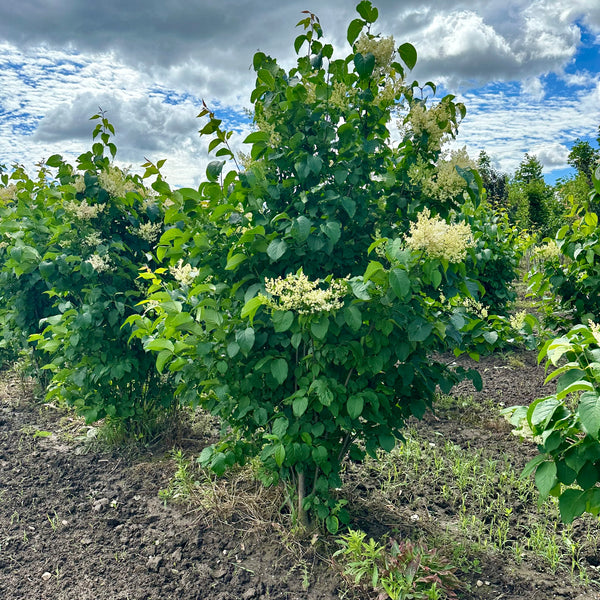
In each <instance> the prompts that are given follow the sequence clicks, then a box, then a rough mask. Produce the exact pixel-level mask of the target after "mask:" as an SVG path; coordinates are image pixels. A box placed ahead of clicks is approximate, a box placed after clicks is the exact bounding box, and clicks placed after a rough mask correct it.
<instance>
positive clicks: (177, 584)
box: [0, 354, 600, 600]
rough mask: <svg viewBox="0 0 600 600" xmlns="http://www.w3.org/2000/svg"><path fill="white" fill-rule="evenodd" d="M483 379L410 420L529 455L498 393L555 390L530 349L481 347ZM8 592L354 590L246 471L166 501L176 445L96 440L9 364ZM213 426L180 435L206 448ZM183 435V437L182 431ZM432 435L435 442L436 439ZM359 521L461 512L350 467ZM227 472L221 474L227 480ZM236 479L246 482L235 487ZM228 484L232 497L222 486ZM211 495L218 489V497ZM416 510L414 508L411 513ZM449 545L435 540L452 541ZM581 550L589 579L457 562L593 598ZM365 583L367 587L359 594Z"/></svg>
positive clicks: (393, 524) (295, 593)
mask: <svg viewBox="0 0 600 600" xmlns="http://www.w3.org/2000/svg"><path fill="white" fill-rule="evenodd" d="M479 367H480V369H481V373H482V376H483V379H484V390H483V391H482V392H479V393H476V392H475V391H474V390H473V389H472V388H471V387H470V386H469V384H466V383H465V384H462V385H461V386H459V388H458V389H457V390H456V392H455V393H456V394H458V395H465V394H466V395H473V396H474V398H475V400H476V401H477V402H481V406H482V409H481V410H478V411H473V410H472V405H470V406H471V408H467V409H465V410H464V411H463V410H462V409H461V408H460V403H458V404H457V405H455V406H453V407H450V408H446V409H443V410H439V411H437V412H436V413H435V414H430V415H428V416H427V417H426V418H425V419H424V420H423V421H422V422H420V423H414V424H413V426H414V427H416V428H417V430H418V431H419V434H420V435H423V436H431V439H432V440H438V439H440V436H442V437H444V438H445V439H450V440H452V441H453V442H454V443H455V444H457V445H459V446H461V447H465V448H466V447H470V448H479V449H483V450H485V452H486V453H487V454H488V455H489V456H504V455H510V456H511V457H512V461H513V464H514V465H515V468H517V469H520V468H522V466H523V465H524V464H525V462H526V461H527V460H528V459H529V458H530V457H531V456H533V454H534V452H535V448H534V447H532V446H527V445H521V444H519V443H518V442H517V440H516V438H515V437H514V435H513V434H512V433H511V431H510V427H508V425H507V424H506V423H505V422H504V421H503V420H502V419H501V418H499V417H498V415H497V412H496V411H494V410H492V408H491V407H493V406H494V405H497V406H500V405H505V406H510V405H512V404H525V403H529V402H530V401H531V400H533V399H535V398H537V397H539V396H541V395H545V394H547V393H548V390H547V389H545V388H543V387H542V383H543V379H544V374H543V370H542V369H540V368H539V367H538V366H537V364H536V362H535V355H533V354H522V355H519V356H518V357H516V358H515V357H512V358H510V359H507V358H506V357H502V356H495V357H488V358H484V359H482V361H481V363H480V365H479ZM0 377H2V382H1V384H0V598H1V599H6V600H21V599H23V600H87V599H90V600H91V599H94V600H159V599H160V600H164V599H167V600H169V599H173V600H176V599H181V600H204V599H215V600H251V599H256V600H266V599H282V600H283V599H286V600H295V599H297V600H301V599H302V600H304V599H306V600H332V599H336V598H359V597H361V596H360V595H357V593H356V592H353V591H351V590H348V588H347V585H346V583H345V582H344V580H343V578H342V577H341V575H340V573H339V572H338V571H337V570H336V568H335V566H334V565H333V564H332V562H331V560H330V559H329V558H328V556H330V554H331V550H332V548H335V544H334V542H333V540H332V539H331V538H328V537H327V536H324V535H321V536H313V537H308V538H306V539H299V538H298V537H295V536H293V535H290V534H289V533H288V532H287V530H286V527H285V526H282V521H281V518H279V517H278V509H279V506H278V505H277V502H278V496H277V493H276V492H274V491H261V490H260V489H259V488H258V487H257V486H255V485H254V484H252V483H249V482H248V480H243V479H239V480H237V481H236V480H234V479H232V480H230V481H229V482H228V483H227V484H225V485H226V487H227V494H224V492H223V487H222V484H220V483H218V482H215V483H214V486H215V487H214V488H213V489H211V488H210V486H209V487H208V488H207V489H205V490H204V492H202V494H203V495H202V496H201V498H203V499H204V501H198V498H200V496H199V495H197V497H196V498H195V501H194V503H192V504H181V505H180V504H167V505H165V504H164V502H163V501H162V500H161V498H160V497H159V495H158V493H159V490H161V489H165V488H167V486H168V484H169V480H170V479H171V478H172V476H173V473H174V464H173V461H172V460H171V459H170V458H169V456H170V455H169V454H168V452H166V451H165V448H164V447H163V448H162V450H158V449H154V451H152V452H150V451H148V450H146V451H137V452H135V453H132V452H125V451H123V450H118V451H114V452H110V453H109V452H107V451H106V450H104V451H103V450H102V449H101V448H100V447H99V446H98V445H97V444H96V445H94V444H93V443H92V444H90V443H89V441H87V439H86V436H85V433H86V428H85V427H83V426H82V424H81V422H80V421H79V420H78V419H76V418H75V417H74V416H73V415H72V414H70V413H68V412H66V411H64V410H62V409H58V408H56V407H53V406H50V405H47V404H43V403H40V402H39V401H36V400H35V399H34V397H33V394H32V392H31V386H30V385H27V384H25V383H23V381H21V380H20V379H19V378H18V377H17V376H16V375H15V374H14V373H11V372H9V371H6V372H4V373H3V374H1V375H0ZM210 435H211V432H210V431H208V432H205V433H204V434H198V433H196V434H195V436H194V437H193V439H190V436H191V434H190V433H189V432H188V433H186V434H184V436H183V437H181V436H180V438H179V440H178V444H179V446H183V447H184V448H185V450H186V452H189V453H190V454H197V453H198V452H199V449H201V448H202V447H203V446H204V445H205V444H206V443H208V442H209V441H210ZM186 436H188V437H186ZM432 443H433V442H432ZM345 485H346V487H345V488H344V490H343V491H342V493H343V494H345V495H346V496H347V497H348V498H349V499H350V503H349V507H350V509H351V514H352V519H353V522H352V525H353V526H354V527H361V528H363V529H364V530H366V531H367V532H368V534H369V535H371V536H374V537H379V536H382V535H387V534H390V533H392V534H393V535H395V536H398V535H399V534H405V535H411V536H415V535H417V536H418V534H419V529H422V530H423V531H427V532H428V533H432V532H433V533H435V531H434V530H435V527H436V524H439V523H441V522H445V523H447V522H449V521H451V520H452V517H453V515H452V514H451V513H452V510H453V505H452V503H450V504H448V503H443V502H440V501H439V497H438V496H437V494H436V492H435V490H426V489H423V490H416V493H417V496H418V501H416V500H415V497H416V496H415V493H413V494H412V495H409V494H404V495H402V494H400V495H398V497H397V499H395V500H394V502H393V503H390V501H389V498H388V499H386V501H385V502H384V501H381V502H380V503H378V502H377V489H378V486H379V485H381V484H380V482H378V480H377V474H376V473H369V472H366V471H364V470H363V471H360V470H357V469H355V468H349V469H348V473H347V483H346V484H345ZM219 486H220V487H219ZM236 486H237V487H236ZM413 492H415V490H413ZM224 495H227V499H226V501H225V500H223V497H224ZM211 498H212V501H211ZM415 514H419V515H420V517H419V519H418V520H417V521H415V518H414V515H415ZM444 550H448V549H444V548H440V551H441V552H444ZM581 560H582V561H584V562H585V563H586V565H587V566H588V567H589V572H590V573H591V574H592V580H591V581H590V582H588V583H587V584H586V585H579V584H577V583H574V582H573V580H572V578H569V577H567V576H565V572H563V571H558V572H556V573H551V572H549V571H548V570H547V569H544V567H543V566H540V565H538V564H535V563H522V564H521V565H520V566H515V564H512V563H510V562H507V561H506V560H505V558H504V557H503V556H502V555H493V554H486V555H484V556H482V557H481V561H480V564H479V569H478V572H469V570H468V569H463V570H462V571H461V572H459V576H460V578H461V580H462V581H463V582H464V588H463V589H462V590H461V591H460V592H459V593H458V596H459V598H461V599H463V600H474V599H481V600H492V599H493V600H500V599H502V600H517V599H519V600H521V599H531V600H546V599H550V598H561V599H564V600H594V599H598V598H600V594H599V593H598V590H600V575H599V574H598V573H597V570H596V568H595V565H598V564H600V556H596V555H595V554H594V553H593V552H592V550H590V553H589V554H588V555H587V556H583V557H581ZM363 597H364V596H363Z"/></svg>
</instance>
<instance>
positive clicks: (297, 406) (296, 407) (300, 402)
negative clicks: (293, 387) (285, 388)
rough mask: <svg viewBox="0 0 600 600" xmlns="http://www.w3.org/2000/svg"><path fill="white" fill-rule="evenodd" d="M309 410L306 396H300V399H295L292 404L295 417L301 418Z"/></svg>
mask: <svg viewBox="0 0 600 600" xmlns="http://www.w3.org/2000/svg"><path fill="white" fill-rule="evenodd" d="M307 408H308V398H307V397H306V396H300V398H294V401H293V402H292V411H293V412H294V416H295V417H301V416H302V415H303V414H304V413H305V412H306V409H307Z"/></svg>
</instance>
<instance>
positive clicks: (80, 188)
mask: <svg viewBox="0 0 600 600" xmlns="http://www.w3.org/2000/svg"><path fill="white" fill-rule="evenodd" d="M73 187H74V188H75V189H76V190H77V193H78V194H82V193H83V192H85V179H84V177H83V175H78V176H77V177H75V181H74V182H73Z"/></svg>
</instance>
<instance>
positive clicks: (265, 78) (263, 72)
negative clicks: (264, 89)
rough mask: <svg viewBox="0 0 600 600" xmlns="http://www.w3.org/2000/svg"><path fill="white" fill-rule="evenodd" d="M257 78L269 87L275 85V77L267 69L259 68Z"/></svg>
mask: <svg viewBox="0 0 600 600" xmlns="http://www.w3.org/2000/svg"><path fill="white" fill-rule="evenodd" d="M257 76H258V78H259V79H260V80H261V81H262V82H263V83H265V84H266V85H267V86H268V87H269V88H270V89H273V86H274V85H275V78H274V77H273V75H271V73H270V72H269V71H267V69H260V70H259V71H258V73H257Z"/></svg>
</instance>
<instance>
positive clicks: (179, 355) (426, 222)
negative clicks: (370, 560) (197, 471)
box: [127, 1, 478, 531]
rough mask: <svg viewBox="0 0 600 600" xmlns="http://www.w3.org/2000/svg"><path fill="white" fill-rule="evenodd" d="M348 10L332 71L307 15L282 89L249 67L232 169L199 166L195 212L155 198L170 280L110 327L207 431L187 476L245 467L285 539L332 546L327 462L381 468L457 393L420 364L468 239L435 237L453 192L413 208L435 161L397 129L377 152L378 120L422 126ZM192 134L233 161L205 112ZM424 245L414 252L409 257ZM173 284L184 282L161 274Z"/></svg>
mask: <svg viewBox="0 0 600 600" xmlns="http://www.w3.org/2000/svg"><path fill="white" fill-rule="evenodd" d="M357 10H358V13H359V16H360V18H357V19H355V20H354V21H353V22H352V23H351V24H350V26H349V28H348V41H349V43H350V44H351V46H352V50H351V53H350V55H349V56H348V57H346V58H344V59H337V60H336V59H333V58H332V56H333V48H332V47H331V46H330V45H328V44H324V43H323V42H322V41H321V36H322V32H321V28H320V25H319V22H318V19H317V18H316V17H315V16H314V15H312V14H310V13H308V16H307V17H306V19H304V20H303V21H302V22H301V24H300V25H301V26H302V27H303V28H304V32H303V33H302V34H301V35H299V36H298V38H297V39H296V42H295V47H296V50H297V51H298V52H300V50H301V49H304V52H303V53H301V55H300V56H299V58H298V62H297V66H296V67H294V68H293V69H291V71H289V72H288V73H286V72H285V71H284V70H283V69H282V68H281V67H280V66H279V65H278V64H277V62H276V61H275V60H274V59H272V58H270V57H267V56H266V55H264V54H263V53H260V52H259V53H257V54H256V55H255V56H254V61H253V64H254V68H255V70H256V74H257V79H256V88H255V90H254V91H253V93H252V96H251V100H252V102H253V103H254V107H255V124H256V127H257V130H256V131H255V132H253V133H251V134H250V135H249V136H248V138H247V140H246V142H247V143H248V144H249V147H250V152H249V155H248V156H246V157H245V158H244V160H243V162H244V169H239V168H238V169H237V170H232V171H228V172H226V171H225V164H226V163H225V161H224V160H215V161H213V162H212V163H210V164H209V166H208V168H207V179H208V181H206V182H204V183H203V184H202V185H201V186H200V188H199V191H198V197H195V198H194V199H193V201H192V200H191V199H190V200H189V201H183V200H182V199H178V198H175V197H173V199H172V205H171V206H170V208H169V211H168V213H167V215H166V221H167V224H168V225H169V226H171V227H170V228H169V229H168V230H167V231H166V232H165V233H164V234H163V235H162V237H161V239H160V241H159V245H158V249H157V256H158V257H159V258H164V260H165V262H168V265H170V266H165V267H161V268H159V269H152V270H150V271H147V272H143V273H142V275H141V277H142V279H143V280H145V281H148V282H149V283H150V291H149V295H148V297H147V298H146V300H145V301H144V306H145V307H146V309H145V311H146V312H145V313H144V314H143V315H134V316H132V317H130V318H129V319H128V320H127V323H128V324H132V325H133V326H134V331H133V336H134V337H136V338H139V339H140V340H141V341H142V343H143V344H144V347H145V348H146V349H148V350H153V351H155V352H156V355H157V365H158V367H159V369H161V370H162V371H163V372H170V373H173V374H174V375H175V379H176V381H177V383H178V388H177V393H178V394H179V396H180V398H181V399H182V400H183V401H188V402H192V403H195V404H201V405H202V406H203V407H205V408H206V409H207V410H209V411H211V412H212V413H213V414H215V415H218V416H219V417H221V418H222V419H223V421H224V423H225V425H226V426H225V427H224V428H223V431H224V432H225V433H224V437H223V439H222V440H221V441H220V442H219V443H217V444H215V445H214V446H213V447H210V448H207V449H205V450H204V451H203V452H202V454H201V456H200V461H201V462H202V464H204V465H205V466H207V467H210V468H212V469H213V470H214V471H216V472H217V473H222V472H224V471H225V470H226V469H227V468H228V467H230V466H232V465H233V464H235V463H240V462H244V461H247V460H249V459H250V458H254V460H255V461H256V464H257V467H256V468H257V472H258V475H259V477H260V478H261V480H262V481H263V482H264V483H265V484H275V483H278V482H283V483H284V484H286V486H287V490H288V492H289V494H288V505H289V508H290V511H291V513H292V515H294V516H295V517H296V518H297V519H298V521H299V522H302V523H304V524H308V522H309V521H311V520H312V521H315V520H316V521H322V522H324V523H325V525H326V526H327V527H328V528H329V530H330V531H335V530H337V528H338V526H339V522H340V521H344V520H345V519H346V513H345V509H344V508H343V502H342V501H340V500H338V499H337V498H336V497H335V494H334V493H333V490H335V489H336V488H338V487H340V484H341V480H340V470H341V465H342V461H343V460H344V458H346V457H349V458H350V459H351V460H361V459H362V458H363V457H364V456H365V453H368V454H370V455H371V456H376V454H377V450H378V449H384V450H391V449H392V448H393V447H394V445H395V443H396V440H398V439H401V438H402V428H403V424H404V422H405V420H406V419H407V418H408V417H409V416H410V415H416V416H418V417H420V416H422V415H423V414H424V412H425V410H426V409H427V407H428V406H430V405H431V403H432V401H433V398H434V395H435V391H436V388H437V386H440V387H441V388H442V389H444V390H448V389H449V388H450V387H451V386H452V384H453V383H454V382H455V381H456V380H457V379H459V378H460V377H462V376H464V375H465V373H464V372H461V371H459V372H451V371H449V370H448V368H447V367H446V366H445V365H443V364H440V363H437V362H435V361H432V360H431V354H432V353H433V352H436V351H441V350H445V349H447V347H448V346H449V345H450V346H451V345H453V344H455V343H456V342H455V340H460V337H461V332H460V331H459V329H458V328H457V327H456V325H455V324H454V323H453V322H452V320H451V319H450V318H449V316H448V315H446V314H445V313H442V312H441V311H439V310H437V309H438V308H439V297H440V295H441V294H442V293H443V294H445V296H446V297H447V298H453V297H454V296H456V295H457V294H459V293H462V294H465V295H471V293H473V294H476V293H477V290H478V286H477V284H476V283H475V282H473V281H470V280H469V279H468V277H467V273H466V268H465V265H464V263H463V262H462V260H461V259H462V258H463V257H464V256H465V250H466V248H467V247H468V245H469V243H470V242H469V240H470V239H471V236H470V230H469V226H468V225H467V224H465V223H457V224H449V223H448V222H447V221H448V218H449V217H450V215H451V211H452V207H453V206H458V205H459V204H460V203H461V202H464V198H463V196H462V192H461V194H459V195H458V197H456V198H452V199H451V201H444V203H439V204H438V205H436V206H434V207H429V206H428V204H429V200H430V199H429V198H428V197H427V196H426V195H425V194H424V193H423V192H422V190H421V189H420V188H419V187H418V185H417V184H415V183H414V182H411V181H410V179H409V177H408V175H407V170H408V168H409V166H410V165H411V164H414V163H415V162H416V161H417V160H422V159H423V157H425V158H426V159H427V160H432V161H433V162H434V163H435V160H436V159H437V157H438V156H439V153H440V149H439V148H437V149H436V148H432V147H431V146H429V145H428V144H426V143H425V140H424V138H423V136H421V138H423V139H420V140H416V139H415V137H414V134H413V132H412V131H409V130H408V129H407V132H406V136H405V139H404V140H403V141H402V143H401V145H400V148H398V149H397V148H394V147H393V146H392V144H391V136H390V131H389V129H388V124H389V123H390V121H391V115H392V112H394V113H397V112H402V111H404V112H406V113H407V114H410V113H411V111H412V110H420V109H421V108H423V102H422V101H421V100H416V99H415V97H414V91H415V90H416V89H417V84H416V83H415V84H413V85H410V86H408V85H406V84H405V83H404V81H405V80H404V77H405V70H406V69H408V68H412V66H414V64H415V61H416V52H415V50H414V48H413V47H412V46H411V45H410V44H403V45H401V46H399V47H397V48H395V49H394V46H393V45H390V44H391V42H390V40H391V38H387V37H384V38H382V37H380V36H376V35H374V34H372V33H371V27H372V23H373V22H374V21H375V20H376V18H377V10H376V9H375V8H373V7H372V6H371V4H370V3H369V2H366V1H365V2H361V3H360V4H359V5H358V7H357ZM360 49H362V50H363V52H364V53H363V52H361V51H360ZM369 49H370V50H369ZM391 82H393V86H392V87H393V89H392V90H391V91H390V89H391V88H390V86H391ZM384 92H385V93H384ZM442 102H443V104H444V115H445V119H444V122H443V123H442V124H441V125H439V126H438V127H440V126H441V127H442V129H443V131H444V135H450V134H451V133H452V132H454V131H455V129H456V126H457V124H458V121H459V120H460V118H461V115H463V114H464V109H463V107H461V106H460V105H457V104H454V103H453V102H452V98H450V97H448V98H446V99H444V100H442ZM416 107H419V108H416ZM201 115H202V116H208V117H209V121H208V123H207V124H206V125H205V127H204V128H203V129H202V132H203V133H204V134H207V135H212V136H213V140H212V141H211V142H210V144H209V147H210V148H211V149H213V150H214V149H218V150H217V155H218V156H219V157H225V158H227V157H229V158H235V157H234V155H233V152H232V151H231V149H230V148H229V146H228V139H229V138H228V136H229V134H228V133H226V132H224V131H222V130H221V128H220V121H219V120H218V119H217V118H216V117H215V115H214V114H213V113H211V111H210V110H209V109H208V108H207V107H205V108H204V109H203V111H202V113H201ZM409 121H410V119H409V120H408V121H407V123H408V122H409ZM432 127H433V126H432ZM439 137H440V139H441V137H442V134H440V136H439ZM465 185H466V184H465ZM415 190H417V191H418V193H416V192H415ZM413 192H415V193H413ZM425 209H427V210H425ZM424 210H425V212H423V211H424ZM419 213H421V217H420V221H419V217H418V215H419ZM411 223H412V229H411ZM426 226H429V227H430V229H431V233H432V235H431V236H429V237H428V238H427V239H425V238H423V239H422V240H421V241H420V242H419V243H418V244H417V242H416V241H415V242H414V245H413V246H414V247H411V244H412V243H413V241H414V240H416V239H417V238H418V236H419V231H420V230H421V229H423V228H424V227H426ZM433 234H435V235H433ZM438 235H439V236H441V238H440V239H441V240H442V242H444V241H445V242H446V243H450V242H452V244H451V245H450V246H449V248H450V249H451V253H448V248H446V249H444V251H443V252H442V251H440V249H441V246H440V243H439V241H440V239H438V237H436V236H438ZM415 236H416V237H415ZM371 258H377V259H378V260H371ZM177 265H179V266H178V267H177ZM185 265H188V266H189V267H186V268H187V269H188V271H187V272H188V274H189V275H190V277H189V278H185V279H184V278H183V277H181V276H177V275H176V274H175V272H174V271H173V266H175V267H176V268H177V269H179V270H181V269H183V268H184V266H185ZM470 290H471V291H470ZM467 321H468V317H466V318H465V319H463V320H462V325H465V323H466V322H467ZM470 376H471V377H473V378H474V379H475V380H477V378H478V376H477V374H476V373H471V374H470Z"/></svg>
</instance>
